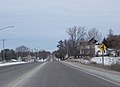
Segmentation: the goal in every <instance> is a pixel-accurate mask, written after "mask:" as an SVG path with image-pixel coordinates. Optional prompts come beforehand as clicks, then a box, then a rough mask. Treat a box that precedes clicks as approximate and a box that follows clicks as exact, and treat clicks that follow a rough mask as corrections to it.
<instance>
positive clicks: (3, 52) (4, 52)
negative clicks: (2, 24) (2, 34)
mask: <svg viewBox="0 0 120 87" xmlns="http://www.w3.org/2000/svg"><path fill="white" fill-rule="evenodd" d="M2 42H3V54H2V55H3V59H2V60H3V61H5V51H4V48H5V39H3V40H2Z"/></svg>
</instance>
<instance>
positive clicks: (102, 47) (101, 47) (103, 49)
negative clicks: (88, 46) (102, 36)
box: [100, 43, 107, 52]
mask: <svg viewBox="0 0 120 87" xmlns="http://www.w3.org/2000/svg"><path fill="white" fill-rule="evenodd" d="M100 49H101V50H102V51H103V52H104V51H105V50H106V49H107V47H106V46H105V45H104V44H103V43H102V45H101V46H100Z"/></svg>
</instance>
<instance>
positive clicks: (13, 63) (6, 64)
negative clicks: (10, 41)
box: [0, 62, 28, 67]
mask: <svg viewBox="0 0 120 87" xmlns="http://www.w3.org/2000/svg"><path fill="white" fill-rule="evenodd" d="M23 63H28V62H10V63H1V64H0V67H2V66H10V65H16V64H23Z"/></svg>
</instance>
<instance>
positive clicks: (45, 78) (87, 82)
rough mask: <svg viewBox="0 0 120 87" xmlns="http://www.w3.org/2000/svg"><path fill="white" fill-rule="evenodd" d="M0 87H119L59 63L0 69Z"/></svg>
mask: <svg viewBox="0 0 120 87" xmlns="http://www.w3.org/2000/svg"><path fill="white" fill-rule="evenodd" d="M0 87H119V86H117V85H114V84H112V83H109V82H107V81H105V80H102V79H99V78H97V77H95V76H92V75H89V74H87V73H84V72H82V71H79V70H76V69H73V68H71V67H68V66H66V65H64V64H63V63H61V62H57V61H50V62H46V63H37V62H35V63H30V64H21V65H12V66H5V67H0Z"/></svg>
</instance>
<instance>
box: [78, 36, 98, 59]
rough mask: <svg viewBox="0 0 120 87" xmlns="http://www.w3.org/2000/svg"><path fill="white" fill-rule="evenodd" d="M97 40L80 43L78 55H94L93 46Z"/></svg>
mask: <svg viewBox="0 0 120 87" xmlns="http://www.w3.org/2000/svg"><path fill="white" fill-rule="evenodd" d="M96 42H97V40H95V38H92V39H91V40H89V41H88V42H81V43H80V55H82V56H91V57H92V56H94V55H95V44H96Z"/></svg>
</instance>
